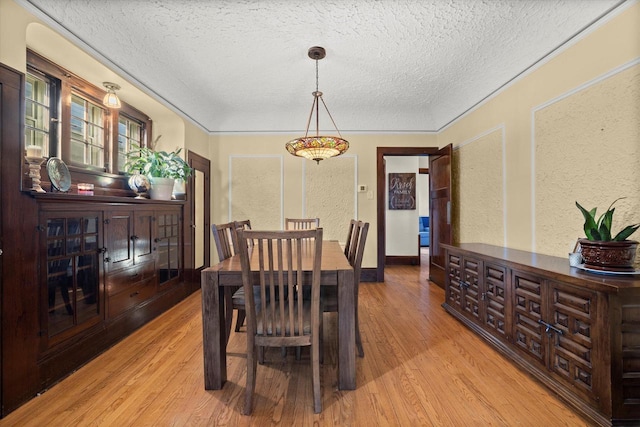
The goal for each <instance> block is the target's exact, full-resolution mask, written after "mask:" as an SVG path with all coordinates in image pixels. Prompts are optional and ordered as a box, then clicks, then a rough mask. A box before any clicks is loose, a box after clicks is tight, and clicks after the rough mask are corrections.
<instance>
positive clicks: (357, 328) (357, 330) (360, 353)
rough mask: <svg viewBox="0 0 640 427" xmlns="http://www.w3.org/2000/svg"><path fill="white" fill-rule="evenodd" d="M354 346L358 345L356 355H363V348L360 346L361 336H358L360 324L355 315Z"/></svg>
mask: <svg viewBox="0 0 640 427" xmlns="http://www.w3.org/2000/svg"><path fill="white" fill-rule="evenodd" d="M356 347H358V356H360V357H364V349H363V348H362V338H360V325H358V318H357V317H356Z"/></svg>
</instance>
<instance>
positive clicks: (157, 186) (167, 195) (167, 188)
mask: <svg viewBox="0 0 640 427" xmlns="http://www.w3.org/2000/svg"><path fill="white" fill-rule="evenodd" d="M150 181H151V189H150V190H149V197H150V198H151V199H153V200H171V194H172V193H173V183H174V179H173V178H156V177H152V178H150Z"/></svg>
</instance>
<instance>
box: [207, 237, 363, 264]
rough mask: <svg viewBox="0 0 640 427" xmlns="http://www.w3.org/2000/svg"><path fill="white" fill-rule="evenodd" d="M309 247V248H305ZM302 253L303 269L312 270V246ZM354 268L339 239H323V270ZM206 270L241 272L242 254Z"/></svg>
mask: <svg viewBox="0 0 640 427" xmlns="http://www.w3.org/2000/svg"><path fill="white" fill-rule="evenodd" d="M307 248H308V250H305V249H307ZM253 253H257V249H256V250H255V251H252V255H253ZM302 254H303V256H304V258H303V260H302V268H303V270H306V271H311V270H312V261H313V256H312V255H313V248H312V246H311V245H309V246H308V247H307V246H303V248H302ZM256 258H257V257H256V256H252V257H251V265H252V269H253V268H255V269H256V270H257V268H258V266H257V260H256ZM294 260H295V257H294ZM352 268H353V267H351V264H349V261H348V260H347V258H346V257H345V256H344V251H343V249H342V247H341V246H340V244H339V243H338V241H337V240H323V241H322V265H321V270H322V271H338V270H349V269H352ZM204 271H219V272H225V271H228V272H240V271H242V267H241V266H240V255H234V256H232V257H231V258H227V259H225V260H224V261H222V262H220V263H218V264H216V265H214V266H211V267H209V268H206V269H205V270H204Z"/></svg>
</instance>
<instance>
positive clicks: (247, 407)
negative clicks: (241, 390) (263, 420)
mask: <svg viewBox="0 0 640 427" xmlns="http://www.w3.org/2000/svg"><path fill="white" fill-rule="evenodd" d="M251 346H252V349H251V350H249V348H247V350H248V351H247V386H246V390H245V397H244V411H243V414H244V415H251V412H252V410H253V393H254V391H255V388H256V374H257V370H258V364H257V360H256V359H257V356H258V355H257V349H256V346H255V345H254V344H253V343H252V344H251ZM247 347H248V345H247Z"/></svg>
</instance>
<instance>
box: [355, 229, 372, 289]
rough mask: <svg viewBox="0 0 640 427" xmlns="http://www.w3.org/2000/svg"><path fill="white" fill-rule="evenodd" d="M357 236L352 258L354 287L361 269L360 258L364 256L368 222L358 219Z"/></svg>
mask: <svg viewBox="0 0 640 427" xmlns="http://www.w3.org/2000/svg"><path fill="white" fill-rule="evenodd" d="M357 232H358V237H357V242H356V243H357V249H356V250H355V255H354V258H353V263H352V264H351V265H352V266H353V277H354V280H355V283H356V289H357V286H358V284H359V283H360V273H361V271H362V258H363V257H364V247H365V244H366V243H367V234H369V223H368V222H362V221H358V227H357Z"/></svg>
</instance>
